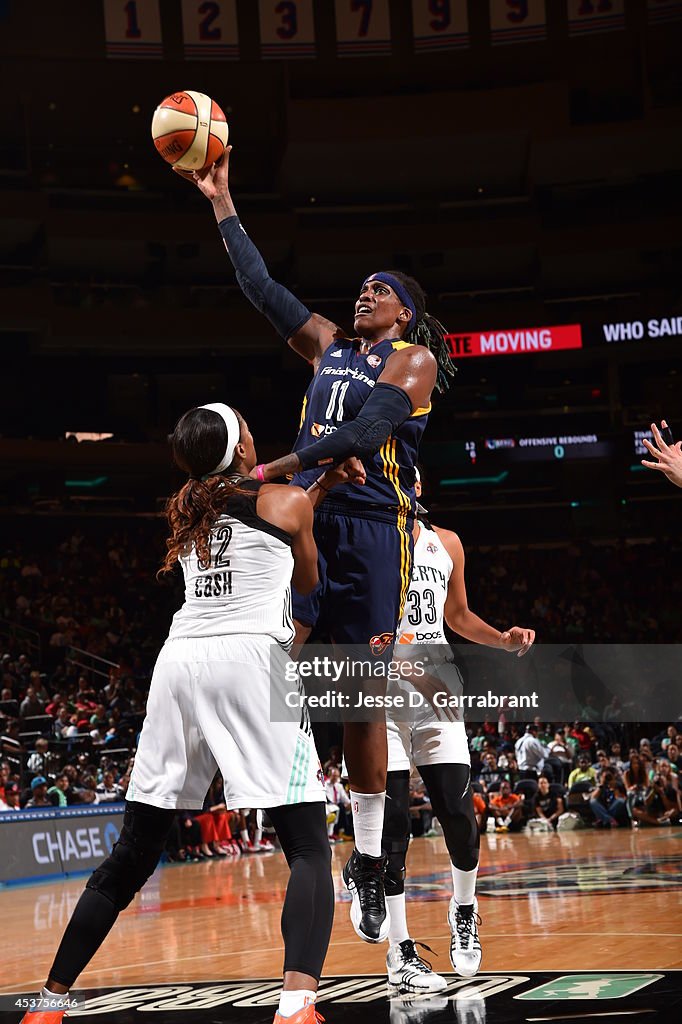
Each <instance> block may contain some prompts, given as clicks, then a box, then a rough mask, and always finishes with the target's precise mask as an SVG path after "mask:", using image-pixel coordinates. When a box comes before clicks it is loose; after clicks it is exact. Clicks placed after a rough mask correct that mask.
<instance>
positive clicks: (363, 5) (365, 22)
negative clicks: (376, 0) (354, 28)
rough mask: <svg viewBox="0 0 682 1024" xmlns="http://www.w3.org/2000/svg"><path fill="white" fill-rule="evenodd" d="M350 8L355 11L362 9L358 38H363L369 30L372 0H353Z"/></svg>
mask: <svg viewBox="0 0 682 1024" xmlns="http://www.w3.org/2000/svg"><path fill="white" fill-rule="evenodd" d="M350 9H351V11H353V12H354V13H357V12H358V11H360V24H359V26H358V38H359V39H363V38H364V37H365V36H366V35H367V33H368V32H369V22H370V18H371V17H372V0H351V3H350Z"/></svg>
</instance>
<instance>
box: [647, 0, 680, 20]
mask: <svg viewBox="0 0 682 1024" xmlns="http://www.w3.org/2000/svg"><path fill="white" fill-rule="evenodd" d="M647 6H648V9H649V24H650V25H662V24H664V23H665V22H666V21H680V20H682V0H648V4H647Z"/></svg>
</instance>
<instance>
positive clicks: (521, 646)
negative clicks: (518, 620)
mask: <svg viewBox="0 0 682 1024" xmlns="http://www.w3.org/2000/svg"><path fill="white" fill-rule="evenodd" d="M500 643H501V644H502V646H503V647H504V649H505V650H507V651H509V652H510V653H511V651H518V655H517V657H519V658H522V657H523V656H524V654H527V653H528V651H529V650H530V649H531V647H532V646H533V644H534V643H535V630H534V629H524V628H523V626H512V627H511V629H508V630H506V631H505V632H504V633H502V635H501V636H500Z"/></svg>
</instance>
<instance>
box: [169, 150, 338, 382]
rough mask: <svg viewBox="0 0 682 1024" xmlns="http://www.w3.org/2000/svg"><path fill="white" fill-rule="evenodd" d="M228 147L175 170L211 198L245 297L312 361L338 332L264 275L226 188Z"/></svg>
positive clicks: (227, 180)
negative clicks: (207, 161) (205, 163)
mask: <svg viewBox="0 0 682 1024" xmlns="http://www.w3.org/2000/svg"><path fill="white" fill-rule="evenodd" d="M231 150H232V147H231V146H228V147H227V149H226V150H225V156H224V157H223V158H222V159H221V160H220V162H219V163H217V164H212V165H211V166H210V167H206V168H204V169H203V170H201V171H193V172H189V171H176V173H177V174H180V175H181V176H182V177H183V178H188V179H189V180H190V181H193V182H194V183H195V184H196V186H197V188H198V189H199V191H200V192H202V193H203V195H205V196H206V198H207V199H209V200H210V201H211V203H212V205H213V211H214V213H215V217H216V220H217V221H218V227H219V229H220V234H221V235H222V238H223V242H224V243H225V248H226V249H227V254H228V256H229V257H230V259H231V260H232V264H233V266H234V269H235V272H236V275H237V281H238V283H239V287H240V288H241V290H242V291H243V292H244V295H245V296H246V297H247V299H248V300H249V302H251V303H252V304H253V305H254V306H255V307H256V309H257V310H258V312H259V313H263V314H264V315H265V316H266V317H267V318H268V320H269V321H270V323H271V324H272V326H273V327H274V328H275V330H276V331H277V332H278V333H279V334H281V336H282V337H283V338H284V339H285V341H287V342H288V344H289V345H290V346H291V348H293V350H294V351H295V352H297V353H298V354H299V355H301V356H303V358H304V359H307V360H308V362H310V363H313V364H314V363H316V362H317V360H319V359H320V358H321V357H322V355H323V354H324V352H325V350H326V349H327V348H328V347H329V345H331V343H332V341H333V340H334V338H335V337H339V336H342V334H343V331H341V329H340V328H339V327H337V325H336V324H333V323H332V322H331V321H330V320H326V319H325V318H324V317H322V316H320V315H319V314H318V313H311V311H310V310H309V309H308V308H307V306H304V304H303V303H302V302H301V301H300V300H299V299H297V298H296V296H295V295H293V294H292V293H291V292H290V291H289V289H288V288H285V287H284V285H281V284H278V282H277V281H273V279H272V278H271V277H270V274H269V272H268V268H267V267H266V265H265V261H264V259H263V257H262V256H261V254H260V252H259V251H258V249H257V248H256V246H255V245H254V244H253V242H252V241H251V239H250V238H249V236H248V235H247V233H246V231H245V230H244V228H243V227H242V224H241V221H240V220H239V217H238V215H237V210H236V208H235V205H234V202H233V199H232V195H231V193H230V186H229V167H230V152H231Z"/></svg>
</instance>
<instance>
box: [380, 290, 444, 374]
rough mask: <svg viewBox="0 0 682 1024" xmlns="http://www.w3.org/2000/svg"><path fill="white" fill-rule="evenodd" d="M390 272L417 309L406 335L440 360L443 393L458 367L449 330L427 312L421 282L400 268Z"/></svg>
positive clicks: (439, 370)
mask: <svg viewBox="0 0 682 1024" xmlns="http://www.w3.org/2000/svg"><path fill="white" fill-rule="evenodd" d="M390 274H391V276H392V277H395V278H397V280H398V281H399V282H400V284H401V285H402V286H403V288H405V289H406V291H407V292H409V295H410V298H411V299H412V301H413V303H414V308H415V311H416V317H415V318H414V320H413V321H412V320H411V321H410V324H409V326H408V329H407V331H406V332H405V337H406V339H407V340H409V341H411V342H414V344H415V345H424V347H425V348H428V350H429V351H430V352H432V353H433V354H434V356H435V357H436V360H437V362H438V376H437V378H436V390H437V391H439V392H440V393H441V394H443V392H445V391H447V390H448V388H449V387H450V381H449V378H450V377H454V375H455V369H456V367H455V365H454V363H453V362H452V359H451V358H450V350H449V349H448V345H447V342H446V340H445V335H446V333H447V332H446V330H445V328H444V327H443V325H442V323H441V322H440V320H436V318H435V316H431V314H430V313H427V312H426V295H425V294H424V289H423V288H422V286H421V285H420V284H419V282H418V281H415V279H414V278H413V277H409V276H408V275H407V274H403V273H402V271H400V270H391V271H390Z"/></svg>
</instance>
